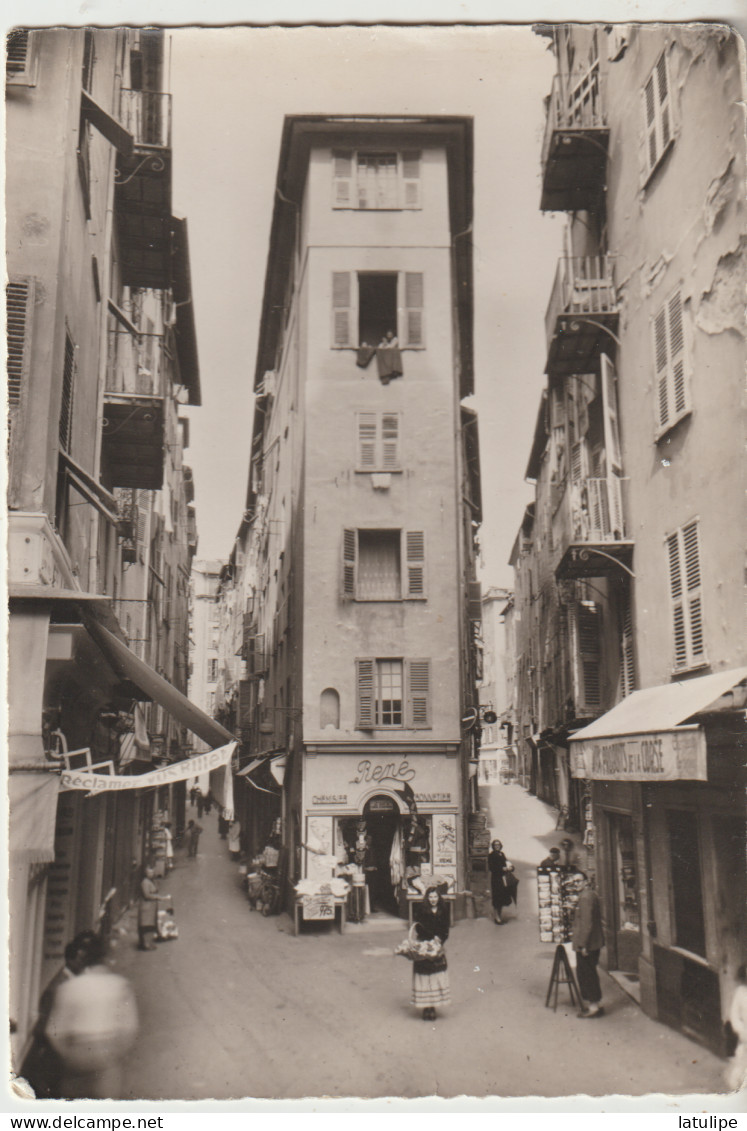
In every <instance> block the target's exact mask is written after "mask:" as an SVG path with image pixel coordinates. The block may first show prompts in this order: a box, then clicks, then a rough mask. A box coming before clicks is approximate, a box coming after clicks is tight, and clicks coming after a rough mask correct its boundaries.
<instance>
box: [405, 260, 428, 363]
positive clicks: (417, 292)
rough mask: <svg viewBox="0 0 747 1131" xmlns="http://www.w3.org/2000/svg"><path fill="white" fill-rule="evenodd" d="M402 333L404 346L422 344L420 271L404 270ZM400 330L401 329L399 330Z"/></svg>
mask: <svg viewBox="0 0 747 1131" xmlns="http://www.w3.org/2000/svg"><path fill="white" fill-rule="evenodd" d="M404 287H405V293H404V299H405V302H404V327H403V329H404V334H403V344H404V345H406V346H422V345H423V344H424V340H425V339H424V333H423V274H422V272H421V271H406V272H405V280H404ZM400 332H401V331H400Z"/></svg>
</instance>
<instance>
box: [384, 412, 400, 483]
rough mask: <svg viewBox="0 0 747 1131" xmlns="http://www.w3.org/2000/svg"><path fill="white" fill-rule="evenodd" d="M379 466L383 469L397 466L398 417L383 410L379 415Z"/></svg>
mask: <svg viewBox="0 0 747 1131" xmlns="http://www.w3.org/2000/svg"><path fill="white" fill-rule="evenodd" d="M381 466H382V467H383V469H384V470H385V471H392V470H394V468H397V467H399V417H398V416H397V415H396V413H387V412H385V413H384V414H383V415H382V417H381Z"/></svg>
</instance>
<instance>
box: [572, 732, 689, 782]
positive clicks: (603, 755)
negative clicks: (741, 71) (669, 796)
mask: <svg viewBox="0 0 747 1131" xmlns="http://www.w3.org/2000/svg"><path fill="white" fill-rule="evenodd" d="M571 771H572V774H573V777H574V778H586V779H587V780H590V781H707V779H708V773H707V767H706V740H705V734H704V732H703V731H702V730H701V729H700V727H677V728H676V729H675V730H668V731H658V732H657V733H655V734H626V735H624V736H621V737H620V738H614V737H612V738H598V739H579V740H576V741H574V740H573V738H571Z"/></svg>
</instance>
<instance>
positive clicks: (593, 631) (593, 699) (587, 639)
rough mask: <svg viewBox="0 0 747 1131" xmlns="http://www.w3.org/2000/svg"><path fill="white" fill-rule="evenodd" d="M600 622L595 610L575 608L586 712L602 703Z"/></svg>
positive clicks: (582, 606) (583, 606)
mask: <svg viewBox="0 0 747 1131" xmlns="http://www.w3.org/2000/svg"><path fill="white" fill-rule="evenodd" d="M600 622H601V616H600V613H599V610H598V609H597V608H594V609H591V608H587V606H586V605H578V606H577V626H578V652H579V664H580V675H581V684H582V695H583V702H584V706H585V708H586V710H587V711H593V710H595V709H596V708H597V707H599V706H600V704H601V702H602V687H601V672H600V664H599V660H600Z"/></svg>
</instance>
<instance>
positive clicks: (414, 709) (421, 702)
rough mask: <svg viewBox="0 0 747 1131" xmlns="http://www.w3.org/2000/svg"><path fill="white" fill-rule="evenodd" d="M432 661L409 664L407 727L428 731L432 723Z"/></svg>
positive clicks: (417, 661)
mask: <svg viewBox="0 0 747 1131" xmlns="http://www.w3.org/2000/svg"><path fill="white" fill-rule="evenodd" d="M430 677H431V665H430V660H408V662H407V725H408V726H409V727H412V728H413V729H416V730H424V729H428V728H429V727H430V725H431V721H430Z"/></svg>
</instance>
